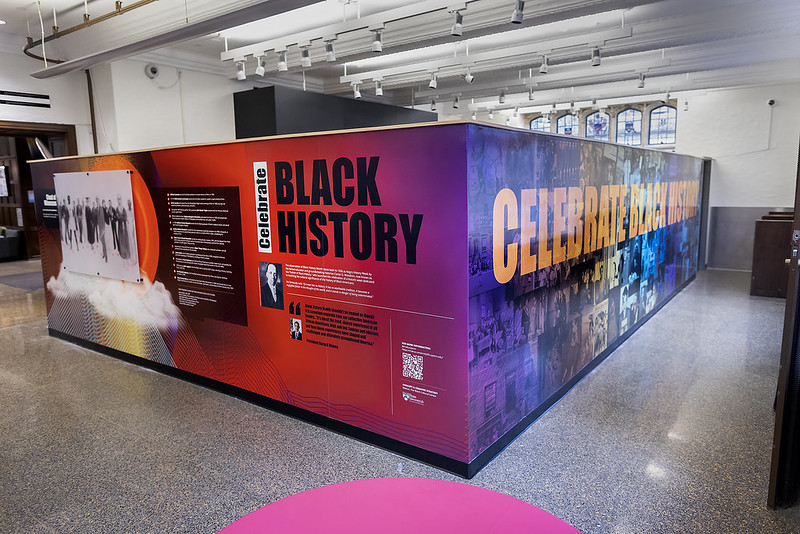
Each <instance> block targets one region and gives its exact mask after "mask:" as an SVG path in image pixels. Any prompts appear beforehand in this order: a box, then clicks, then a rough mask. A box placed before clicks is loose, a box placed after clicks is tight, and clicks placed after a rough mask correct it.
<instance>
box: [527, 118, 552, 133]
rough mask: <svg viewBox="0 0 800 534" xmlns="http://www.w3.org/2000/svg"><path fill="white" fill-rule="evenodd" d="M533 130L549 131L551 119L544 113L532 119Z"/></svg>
mask: <svg viewBox="0 0 800 534" xmlns="http://www.w3.org/2000/svg"><path fill="white" fill-rule="evenodd" d="M530 127H531V130H533V131H534V132H549V131H550V119H549V118H547V117H545V116H544V115H542V116H541V117H536V118H535V119H533V120H532V121H531V124H530Z"/></svg>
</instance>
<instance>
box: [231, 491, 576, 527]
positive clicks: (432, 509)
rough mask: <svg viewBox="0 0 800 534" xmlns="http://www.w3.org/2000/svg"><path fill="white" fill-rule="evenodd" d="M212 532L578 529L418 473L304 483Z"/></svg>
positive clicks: (516, 501)
mask: <svg viewBox="0 0 800 534" xmlns="http://www.w3.org/2000/svg"><path fill="white" fill-rule="evenodd" d="M220 532H221V533H223V534H246V533H266V532H269V533H270V534H273V533H289V532H291V533H292V534H305V533H312V532H313V533H319V532H326V533H338V532H347V533H350V534H361V533H370V534H373V533H375V532H381V533H403V534H408V533H410V532H413V533H417V534H419V533H428V532H430V533H434V532H435V533H437V534H439V533H441V532H480V533H482V534H483V533H498V534H499V533H503V534H507V533H509V532H542V533H548V534H560V533H563V534H575V533H579V531H578V530H577V529H576V528H574V527H572V526H570V525H569V524H567V523H565V522H563V521H561V520H560V519H558V518H557V517H555V516H553V515H550V514H549V513H547V512H545V511H544V510H540V509H539V508H537V507H535V506H533V505H530V504H528V503H526V502H523V501H520V500H519V499H515V498H513V497H509V496H508V495H503V494H502V493H497V492H494V491H491V490H487V489H484V488H478V487H475V486H470V485H469V484H462V483H459V482H449V481H445V480H430V479H425V478H376V479H368V480H356V481H353V482H344V483H341V484H333V485H331V486H323V487H321V488H316V489H312V490H309V491H304V492H302V493H298V494H296V495H292V496H290V497H286V498H285V499H281V500H280V501H277V502H274V503H272V504H269V505H267V506H264V507H263V508H259V509H258V510H256V511H255V512H253V513H251V514H248V515H246V516H244V517H243V518H241V519H239V520H238V521H236V522H234V523H232V524H231V525H229V526H227V527H225V528H224V529H222V530H221V531H220Z"/></svg>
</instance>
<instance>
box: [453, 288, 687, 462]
mask: <svg viewBox="0 0 800 534" xmlns="http://www.w3.org/2000/svg"><path fill="white" fill-rule="evenodd" d="M695 278H696V276H692V277H691V278H689V279H688V280H687V281H686V282H684V283H683V284H681V285H680V287H678V288H677V289H676V290H675V291H673V292H672V294H671V295H670V296H668V297H667V298H665V299H664V300H663V301H662V302H660V303H659V304H657V305H656V306H655V307H653V309H652V310H650V313H648V314H647V315H645V316H644V317H643V318H642V320H641V321H638V322H637V323H636V324H635V325H634V326H633V327H631V328H630V329H629V330H628V331H626V332H625V333H624V334H622V335H621V336H619V337H618V338H617V339H616V340H615V341H614V342H613V343H612V344H611V345H609V346H608V347H606V349H605V350H604V351H603V352H601V353H600V354H598V355H597V357H596V358H595V359H593V360H592V361H591V362H589V363H588V364H587V365H586V367H584V368H583V369H581V370H580V371H579V372H578V373H577V374H576V375H575V376H573V377H572V378H571V379H570V380H569V381H568V382H567V383H566V384H564V385H563V386H561V387H560V388H559V389H558V390H557V391H556V392H555V393H553V394H552V395H550V396H549V397H548V398H547V400H545V401H544V402H543V403H542V404H540V405H539V406H538V407H537V408H536V409H535V410H533V411H532V412H531V413H529V414H528V415H526V416H525V417H524V418H523V419H522V420H521V421H520V422H519V423H517V424H516V425H514V426H513V427H511V429H510V430H509V431H508V432H506V433H505V434H503V435H502V436H500V438H498V440H497V441H495V442H494V443H492V444H491V445H490V446H489V447H488V448H487V449H486V450H485V451H483V452H482V453H480V454H479V455H478V456H476V457H475V459H474V460H472V462H470V464H469V469H468V470H467V478H472V477H473V476H475V475H476V474H477V473H478V471H480V470H481V469H483V467H484V466H486V464H488V463H489V462H490V461H492V458H494V457H495V456H497V455H498V454H500V453H501V452H502V451H503V449H505V448H506V447H508V445H510V444H511V442H512V441H514V440H515V439H516V438H517V436H519V435H520V434H522V433H523V432H524V431H525V430H526V429H527V428H528V427H529V426H531V425H532V424H533V423H534V422H535V421H536V420H537V419H539V417H541V416H542V414H544V413H545V412H546V411H547V410H549V409H550V408H551V407H552V406H553V405H554V404H555V403H556V402H558V401H559V399H561V397H563V396H564V395H566V394H567V392H568V391H569V390H570V389H572V388H573V387H575V385H576V384H577V383H578V382H580V381H581V380H583V378H584V377H585V376H586V375H588V374H589V373H591V372H592V371H593V370H594V369H595V367H597V366H598V365H600V364H601V363H602V362H603V360H605V359H606V358H608V357H609V356H610V355H611V353H612V352H614V351H615V350H617V347H619V346H620V345H622V343H624V342H625V340H626V339H628V338H629V337H631V335H633V333H634V332H636V331H637V330H638V329H639V328H640V327H641V326H642V325H643V324H645V323H646V322H647V321H649V320H650V318H651V317H653V315H655V314H656V312H658V311H659V310H660V309H661V308H663V307H664V306H665V305H666V304H667V302H669V301H671V300H672V299H673V298H674V297H675V295H677V294H678V293H680V292H681V291H683V289H684V288H685V287H686V286H688V285H689V284H690V283H692V281H694V279H695Z"/></svg>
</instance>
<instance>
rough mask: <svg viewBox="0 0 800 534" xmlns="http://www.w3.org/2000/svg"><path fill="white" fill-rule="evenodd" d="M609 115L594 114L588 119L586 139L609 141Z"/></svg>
mask: <svg viewBox="0 0 800 534" xmlns="http://www.w3.org/2000/svg"><path fill="white" fill-rule="evenodd" d="M610 119H611V117H609V116H608V113H600V112H599V111H598V112H597V113H592V114H591V115H589V116H588V117H586V139H597V140H598V141H608V122H609V120H610Z"/></svg>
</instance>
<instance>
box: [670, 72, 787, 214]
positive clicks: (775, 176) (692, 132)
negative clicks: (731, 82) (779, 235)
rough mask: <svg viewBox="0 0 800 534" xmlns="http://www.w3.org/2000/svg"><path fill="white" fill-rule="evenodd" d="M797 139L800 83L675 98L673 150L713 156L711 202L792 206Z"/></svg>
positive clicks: (714, 204) (751, 205)
mask: <svg viewBox="0 0 800 534" xmlns="http://www.w3.org/2000/svg"><path fill="white" fill-rule="evenodd" d="M770 99H773V100H775V105H774V106H772V107H770V106H769V105H767V101H768V100H770ZM798 143H800V84H792V85H777V86H766V87H755V88H743V89H725V90H715V91H698V92H691V93H682V94H681V95H680V96H679V98H678V132H677V143H676V145H675V151H676V152H679V153H684V154H691V155H694V156H708V157H711V158H713V159H714V161H713V163H712V173H711V191H710V205H711V206H725V207H734V206H742V207H755V206H768V207H769V206H775V207H777V206H792V205H793V204H794V189H795V181H796V176H797V153H798Z"/></svg>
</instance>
